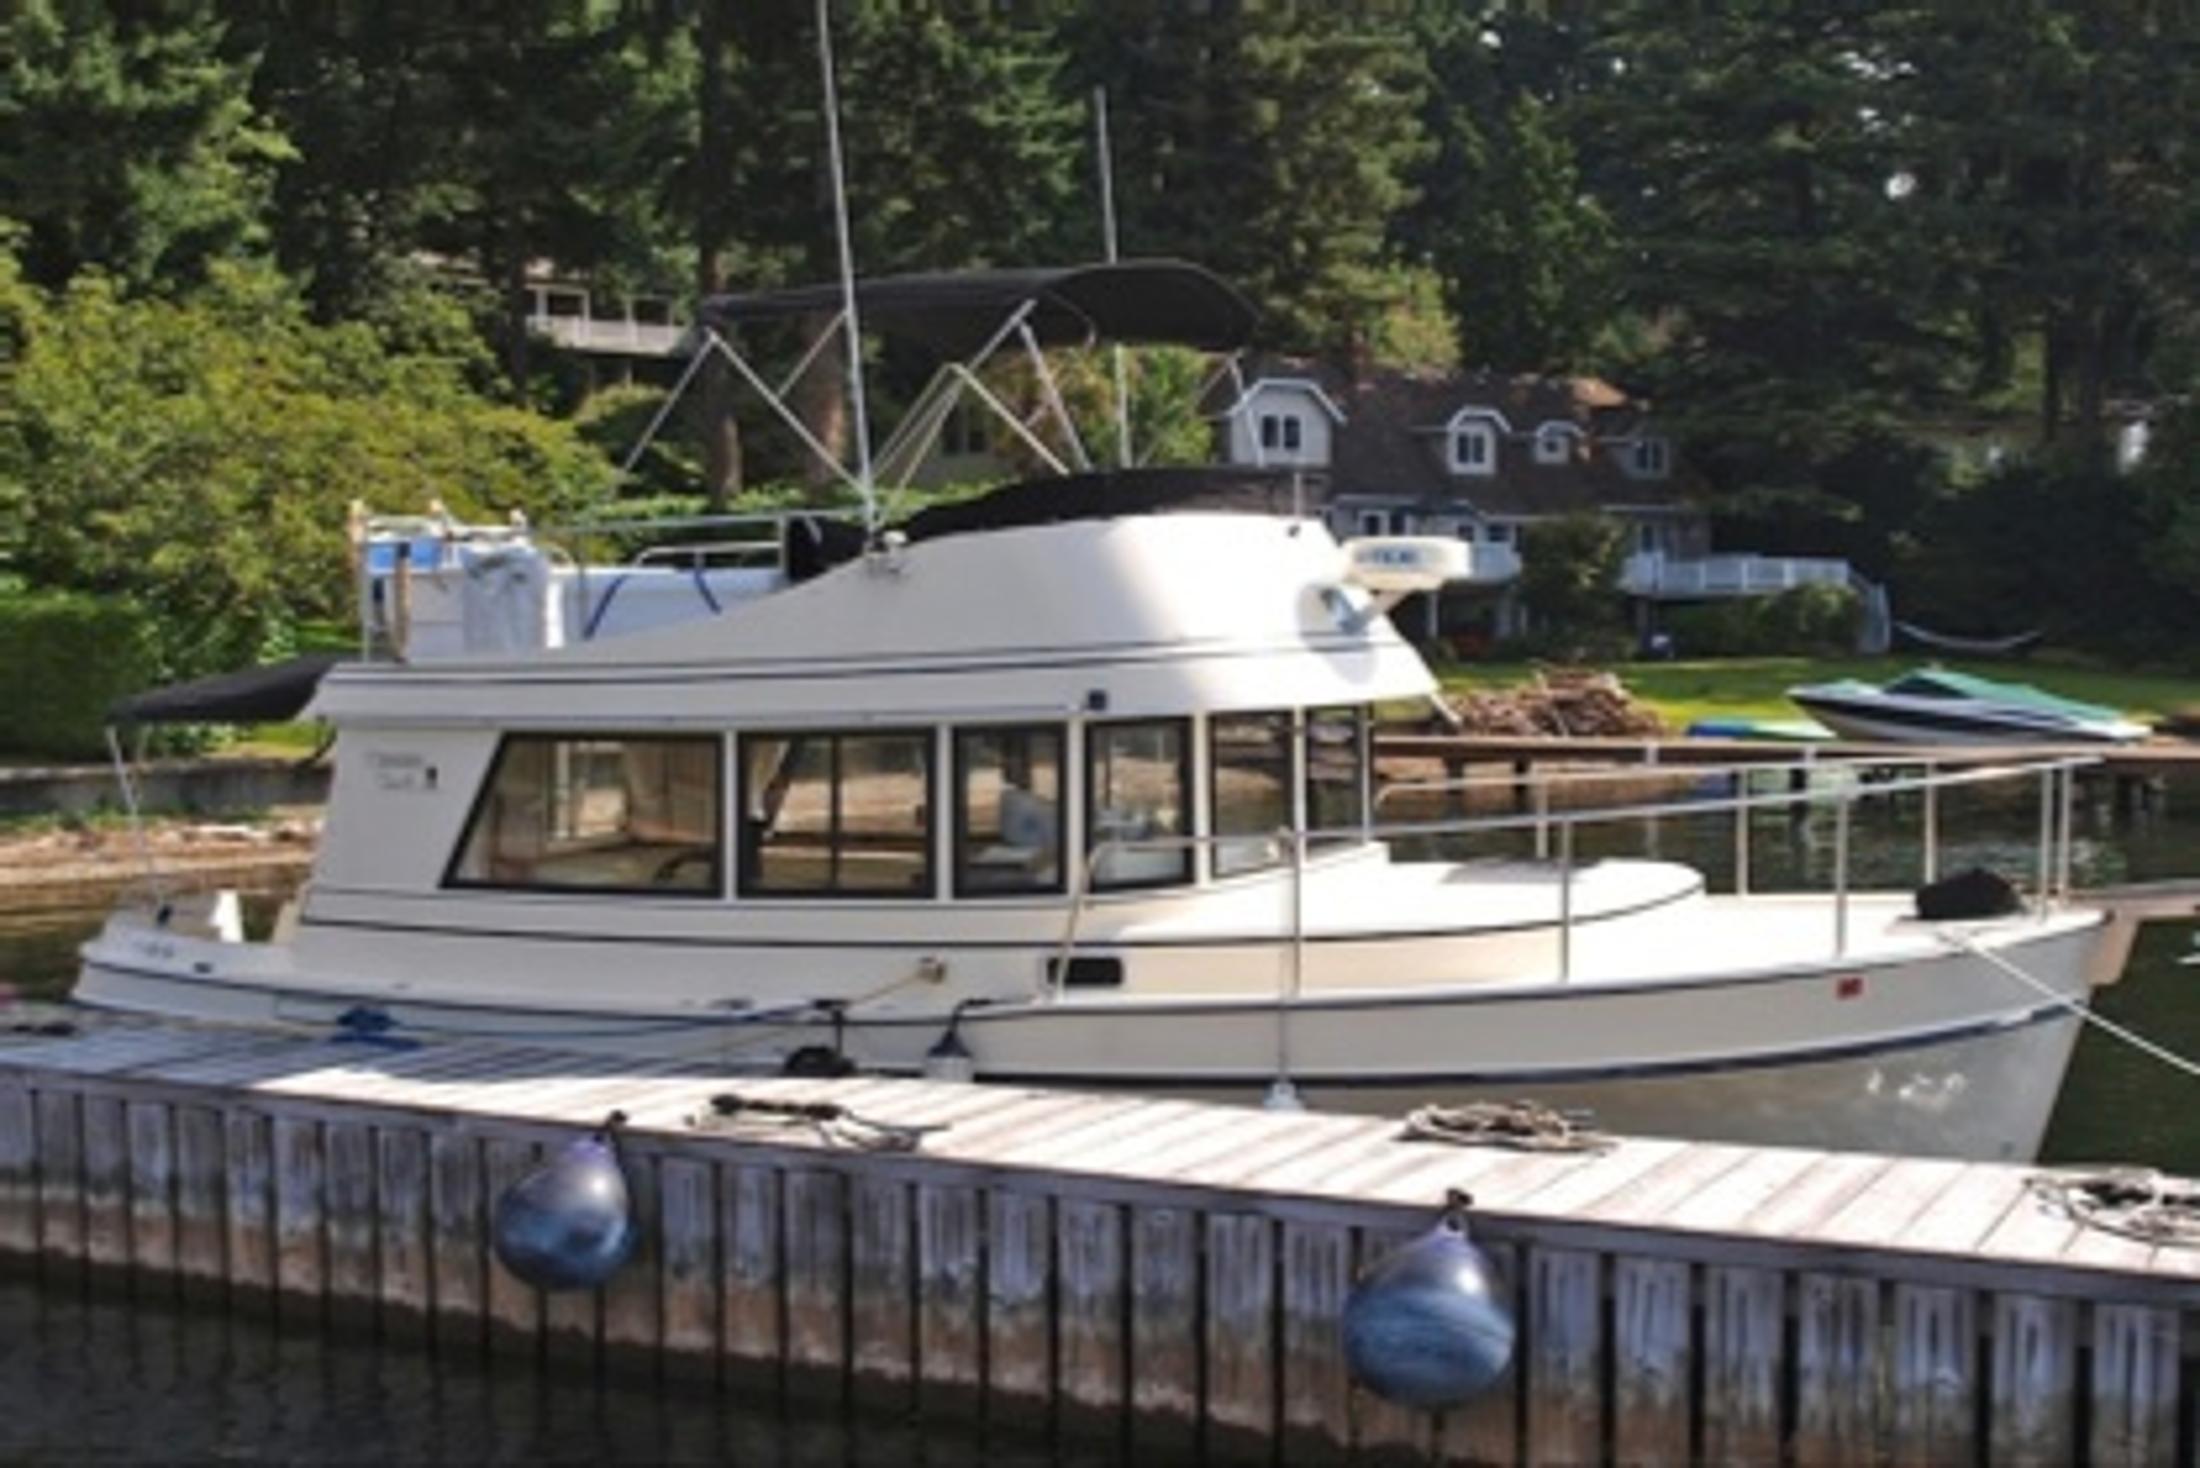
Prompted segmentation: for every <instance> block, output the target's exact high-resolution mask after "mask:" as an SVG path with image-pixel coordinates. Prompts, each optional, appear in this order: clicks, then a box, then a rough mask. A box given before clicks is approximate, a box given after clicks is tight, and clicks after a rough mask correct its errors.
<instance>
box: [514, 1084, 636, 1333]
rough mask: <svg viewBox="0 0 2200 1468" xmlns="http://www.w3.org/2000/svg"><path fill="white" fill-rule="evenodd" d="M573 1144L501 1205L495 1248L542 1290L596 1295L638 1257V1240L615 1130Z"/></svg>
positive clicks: (607, 1124) (614, 1123) (616, 1118)
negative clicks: (589, 1292) (588, 1291)
mask: <svg viewBox="0 0 2200 1468" xmlns="http://www.w3.org/2000/svg"><path fill="white" fill-rule="evenodd" d="M625 1120H626V1116H625V1113H623V1112H618V1111H614V1112H612V1113H611V1115H610V1116H609V1117H608V1118H607V1119H606V1120H605V1121H604V1124H603V1126H602V1127H601V1128H600V1129H598V1130H597V1131H594V1132H592V1133H590V1134H589V1135H588V1136H585V1137H582V1138H580V1139H579V1140H577V1141H572V1142H568V1143H566V1144H565V1146H564V1147H563V1148H561V1149H560V1150H559V1152H558V1154H557V1155H556V1156H555V1157H552V1158H551V1159H550V1160H549V1161H548V1162H545V1163H544V1164H543V1165H542V1166H540V1167H538V1168H536V1169H535V1170H534V1171H533V1172H530V1173H528V1174H527V1176H525V1177H523V1178H521V1179H520V1180H519V1181H518V1182H516V1183H514V1184H512V1186H511V1187H509V1188H507V1189H505V1190H504V1196H502V1197H501V1198H499V1199H497V1210H496V1219H495V1222H494V1225H493V1227H492V1230H491V1240H492V1242H493V1244H494V1245H495V1248H496V1254H497V1258H498V1259H500V1260H502V1261H503V1264H504V1267H505V1268H506V1269H509V1270H510V1271H512V1273H513V1274H514V1275H516V1276H518V1277H519V1278H520V1279H522V1280H524V1281H526V1282H527V1283H528V1284H531V1285H534V1286H535V1287H536V1288H538V1289H543V1290H592V1289H594V1288H596V1286H598V1285H600V1284H602V1283H603V1282H604V1281H605V1280H607V1279H609V1278H611V1276H612V1275H614V1274H616V1273H617V1272H618V1270H619V1266H620V1265H622V1264H624V1263H626V1261H627V1259H628V1257H629V1256H631V1255H632V1254H633V1252H634V1243H635V1239H636V1236H637V1233H638V1230H637V1229H636V1227H635V1223H634V1205H633V1199H632V1198H631V1197H630V1196H629V1195H628V1193H627V1186H626V1171H625V1169H624V1168H622V1167H621V1166H620V1165H619V1147H618V1143H617V1142H616V1141H615V1140H614V1139H613V1136H612V1133H613V1130H614V1129H615V1128H616V1127H618V1126H619V1124H620V1123H622V1122H624V1121H625Z"/></svg>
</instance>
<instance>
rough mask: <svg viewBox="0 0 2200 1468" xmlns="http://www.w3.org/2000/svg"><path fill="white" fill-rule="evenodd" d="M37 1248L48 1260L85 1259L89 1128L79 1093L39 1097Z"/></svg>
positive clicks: (47, 1092)
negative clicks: (86, 1165) (85, 1183)
mask: <svg viewBox="0 0 2200 1468" xmlns="http://www.w3.org/2000/svg"><path fill="white" fill-rule="evenodd" d="M36 1113H37V1118H38V1247H39V1250H40V1252H41V1253H43V1254H44V1255H45V1256H46V1257H47V1258H48V1259H52V1260H56V1261H59V1262H61V1263H64V1264H66V1263H73V1262H75V1261H77V1260H80V1259H82V1258H83V1257H84V1124H83V1112H82V1110H81V1108H80V1106H79V1098H78V1095H77V1093H76V1092H75V1091H61V1090H44V1091H40V1092H38V1093H37V1101H36Z"/></svg>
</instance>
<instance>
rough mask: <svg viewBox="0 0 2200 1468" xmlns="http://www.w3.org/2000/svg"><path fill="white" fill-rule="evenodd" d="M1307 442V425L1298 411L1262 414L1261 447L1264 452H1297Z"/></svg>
mask: <svg viewBox="0 0 2200 1468" xmlns="http://www.w3.org/2000/svg"><path fill="white" fill-rule="evenodd" d="M1305 444H1306V427H1305V425H1304V424H1303V423H1301V422H1300V421H1299V415H1298V414H1296V413H1263V414H1261V415H1260V447H1261V451H1262V452H1263V453H1271V454H1273V453H1285V454H1295V453H1297V452H1299V450H1300V449H1302V448H1303V447H1305Z"/></svg>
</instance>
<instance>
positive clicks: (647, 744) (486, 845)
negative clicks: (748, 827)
mask: <svg viewBox="0 0 2200 1468" xmlns="http://www.w3.org/2000/svg"><path fill="white" fill-rule="evenodd" d="M721 749H722V746H721V743H720V741H719V740H717V739H679V738H665V737H650V736H631V737H625V738H585V739H579V738H557V737H554V736H549V735H539V734H514V735H510V736H508V737H507V738H506V739H505V741H504V743H503V745H502V746H501V747H500V748H499V749H498V751H497V757H496V763H495V765H494V766H493V767H492V768H491V769H490V772H489V779H488V782H487V783H486V784H485V785H484V786H483V787H482V792H481V795H480V797H479V798H478V799H477V800H476V801H475V803H474V809H473V813H472V815H471V816H470V817H469V818H468V820H467V825H466V836H465V839H464V841H463V842H462V843H461V844H460V846H459V852H458V859H457V860H456V861H455V862H453V863H452V866H451V870H450V872H449V874H448V875H447V877H446V881H445V885H447V886H454V887H512V888H538V887H539V888H558V889H567V890H571V891H577V892H652V893H655V892H662V893H681V894H686V895H690V896H715V895H717V893H718V892H719V890H720V881H719V878H720V870H721V867H722V865H723V862H722V856H721V843H720V838H719V824H720V822H719V808H720V795H721V791H720V785H721V781H722V778H723V777H722V771H721V766H722V760H721Z"/></svg>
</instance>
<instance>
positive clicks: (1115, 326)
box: [702, 260, 1258, 357]
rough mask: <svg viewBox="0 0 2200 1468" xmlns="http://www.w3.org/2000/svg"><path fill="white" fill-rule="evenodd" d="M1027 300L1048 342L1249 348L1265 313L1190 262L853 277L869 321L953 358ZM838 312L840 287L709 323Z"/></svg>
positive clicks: (759, 295)
mask: <svg viewBox="0 0 2200 1468" xmlns="http://www.w3.org/2000/svg"><path fill="white" fill-rule="evenodd" d="M1026 301H1029V302H1032V303H1033V304H1032V309H1031V314H1030V316H1029V317H1028V318H1027V321H1028V324H1029V325H1030V327H1031V330H1032V333H1033V335H1035V336H1036V337H1037V338H1038V340H1039V344H1040V345H1041V346H1050V347H1052V346H1081V345H1089V344H1091V343H1092V342H1095V341H1114V342H1123V343H1126V344H1130V345H1137V344H1142V343H1147V344H1159V343H1166V344H1169V345H1173V346H1184V347H1195V348H1197V349H1199V350H1200V351H1205V352H1229V351H1235V350H1236V349H1237V348H1239V347H1241V346H1243V345H1245V343H1246V341H1247V339H1248V338H1249V337H1251V335H1252V332H1253V323H1254V322H1255V320H1257V319H1258V314H1257V313H1256V312H1255V311H1254V310H1253V306H1252V303H1251V302H1250V301H1247V300H1246V299H1245V297H1243V296H1242V295H1240V294H1238V292H1237V291H1236V290H1235V289H1234V288H1233V287H1231V286H1230V285H1229V284H1228V283H1226V282H1225V281H1223V280H1222V278H1221V277H1219V276H1217V275H1215V274H1213V273H1212V272H1211V271H1208V270H1205V269H1202V268H1201V267H1200V266H1197V265H1193V264H1191V263H1189V262H1188V261H1184V260H1123V261H1118V262H1116V263H1114V264H1093V265H1070V266H1048V267H1035V268H1026V269H1016V270H957V271H944V272H940V273H937V274H926V275H885V276H877V277H874V278H872V279H869V280H859V281H857V282H856V306H857V309H858V310H859V311H860V312H861V313H862V315H863V320H864V324H865V325H866V326H870V327H876V328H877V329H879V330H881V331H883V332H886V333H887V334H889V335H898V336H903V337H907V338H909V339H912V340H915V341H920V342H922V343H924V344H925V345H926V346H928V347H930V348H932V349H933V350H935V351H937V352H940V353H942V354H943V355H947V356H955V357H961V356H966V355H968V354H969V353H971V352H973V351H976V350H977V349H978V348H979V347H981V346H983V345H985V343H986V342H987V341H988V340H989V339H990V338H991V337H992V336H993V335H994V333H995V332H997V331H999V330H1000V329H1001V327H1002V325H1003V324H1004V323H1006V322H1007V321H1008V319H1009V317H1010V316H1011V315H1012V314H1013V313H1014V312H1015V311H1016V310H1017V308H1018V307H1020V306H1022V305H1023V304H1024V303H1025V302H1026ZM839 309H840V287H839V286H838V285H837V284H826V285H804V286H791V287H788V288H786V289H784V290H770V291H752V292H747V293H743V294H740V295H726V296H713V297H711V298H710V299H709V300H707V301H705V302H704V303H703V309H702V317H703V320H704V321H705V322H706V323H708V324H709V325H711V326H715V327H719V328H721V329H730V328H735V327H740V326H745V325H751V324H755V323H760V322H771V321H785V320H790V319H793V318H797V317H802V316H819V315H831V314H832V313H834V312H836V311H838V310H839Z"/></svg>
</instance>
